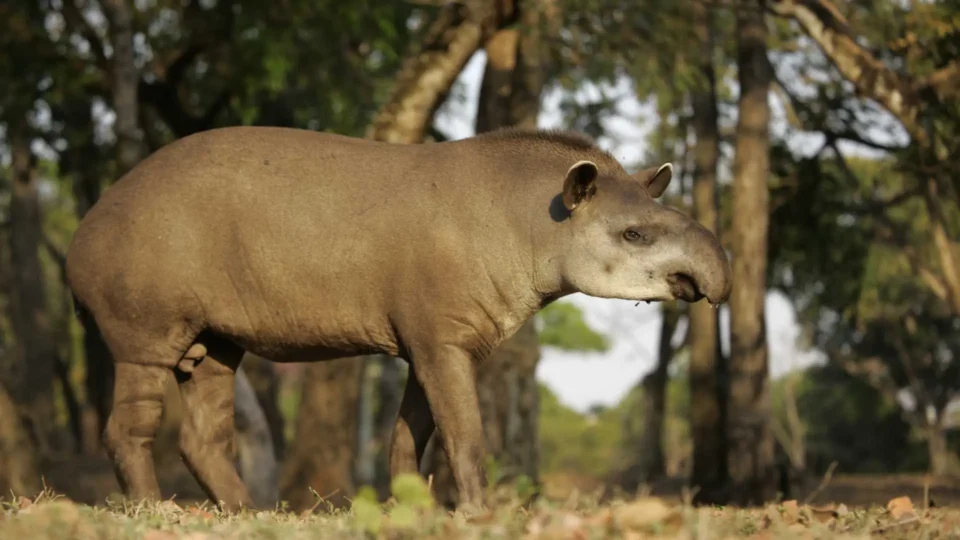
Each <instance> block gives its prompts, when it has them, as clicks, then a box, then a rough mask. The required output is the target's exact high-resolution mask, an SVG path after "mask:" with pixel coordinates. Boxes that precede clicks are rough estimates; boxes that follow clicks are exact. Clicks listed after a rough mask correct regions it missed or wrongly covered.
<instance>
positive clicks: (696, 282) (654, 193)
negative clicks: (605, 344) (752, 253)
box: [561, 161, 731, 304]
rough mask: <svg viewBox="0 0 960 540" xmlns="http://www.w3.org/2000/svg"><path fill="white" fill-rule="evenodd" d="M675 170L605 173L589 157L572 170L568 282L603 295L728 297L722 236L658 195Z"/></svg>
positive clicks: (567, 182) (566, 184) (566, 200)
mask: <svg viewBox="0 0 960 540" xmlns="http://www.w3.org/2000/svg"><path fill="white" fill-rule="evenodd" d="M672 175H673V167H672V165H670V164H669V163H668V164H665V165H662V166H659V167H653V168H649V169H645V170H642V171H639V172H637V173H634V174H633V175H628V174H626V173H625V172H623V171H620V172H618V173H615V174H602V173H601V172H600V170H599V169H598V167H597V165H596V164H595V163H593V162H591V161H579V162H577V163H575V164H574V165H573V166H572V167H570V169H569V171H567V175H566V178H565V179H564V181H563V191H562V194H561V198H562V202H563V206H564V207H566V210H567V211H568V212H569V214H568V216H567V219H565V220H564V221H565V222H566V223H565V227H568V229H567V232H568V234H566V235H564V238H565V247H564V252H565V254H564V256H563V257H562V262H561V265H562V267H563V268H561V273H562V275H563V279H564V280H565V281H566V282H567V283H568V285H569V286H572V287H573V288H574V289H576V290H577V291H579V292H582V293H584V294H587V295H590V296H597V297H602V298H622V299H627V300H638V301H640V300H647V301H665V300H672V299H675V298H677V299H681V300H685V301H687V302H696V301H698V300H700V299H701V298H704V297H706V298H707V300H708V301H709V302H710V303H712V304H720V303H722V302H725V301H726V300H727V298H728V297H729V296H730V288H731V270H730V263H729V262H728V261H727V257H726V254H725V253H724V251H723V248H722V247H721V246H720V242H719V241H718V240H717V238H716V236H714V234H713V233H712V232H710V231H709V230H707V229H706V228H705V227H703V226H701V225H700V224H699V223H698V222H697V221H695V220H693V219H691V218H689V217H687V216H686V215H685V214H683V213H681V212H679V211H677V210H675V209H673V208H669V207H667V206H664V205H662V204H659V203H657V202H656V201H655V200H654V199H656V198H657V197H659V196H660V195H661V194H662V193H663V191H664V189H666V187H667V185H668V184H669V183H670V179H671V177H672Z"/></svg>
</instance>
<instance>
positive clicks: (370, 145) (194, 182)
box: [67, 127, 730, 508]
mask: <svg viewBox="0 0 960 540" xmlns="http://www.w3.org/2000/svg"><path fill="white" fill-rule="evenodd" d="M580 160H591V161H593V162H594V163H595V164H596V168H595V169H589V168H583V169H580V170H579V173H578V174H580V176H578V179H579V180H578V181H581V182H583V185H581V186H579V188H578V189H580V188H582V189H581V190H580V191H578V192H577V193H579V194H582V195H584V197H587V196H589V197H592V198H593V199H595V200H587V198H584V197H581V198H577V197H575V196H574V195H576V194H572V192H571V193H568V194H567V195H566V196H565V197H564V199H565V200H574V199H575V200H578V201H579V205H580V206H579V207H577V208H576V209H572V208H570V207H568V208H567V209H564V208H563V206H562V203H558V201H560V200H561V197H560V191H561V189H562V187H563V186H564V178H565V176H566V175H567V174H568V170H570V168H571V166H572V165H573V164H574V163H576V162H578V161H580ZM591 170H592V171H593V173H592V172H591ZM655 170H656V169H649V170H646V171H641V172H639V173H637V174H636V175H634V176H633V177H631V176H629V175H627V173H626V171H624V170H623V168H622V167H621V166H620V165H619V164H618V163H617V162H616V160H615V159H613V157H612V156H610V155H609V154H608V153H606V152H604V151H602V150H600V149H598V148H597V147H596V146H594V145H593V143H592V142H591V141H590V140H589V139H587V138H584V137H583V136H580V135H577V134H571V133H565V132H539V133H529V132H522V131H518V130H503V131H497V132H491V133H489V134H485V135H482V136H479V137H475V138H471V139H466V140H462V141H452V142H448V143H439V144H428V145H397V144H386V143H380V142H372V141H368V140H361V139H354V138H348V137H343V136H339V135H333V134H325V133H316V132H311V131H306V130H297V129H289V128H272V127H235V128H224V129H217V130H211V131H207V132H202V133H199V134H196V135H192V136H190V137H186V138H184V139H180V140H178V141H177V142H174V143H172V144H170V145H168V146H166V147H164V148H162V149H160V150H159V151H157V152H156V153H154V154H153V155H151V156H150V157H149V158H147V159H146V160H144V161H143V162H142V163H140V165H139V166H138V167H136V168H134V169H133V170H132V171H130V172H129V173H128V174H127V175H126V176H125V177H124V178H122V179H121V180H120V181H119V182H117V183H116V184H115V185H114V186H113V187H111V188H110V189H108V190H107V191H106V192H105V193H104V195H103V197H102V198H101V199H100V201H99V202H98V203H97V204H96V205H95V206H94V207H93V208H92V209H91V210H90V212H89V213H88V214H87V215H86V217H85V218H84V220H83V222H82V223H81V225H80V227H79V228H78V230H77V232H76V234H75V236H74V239H73V242H72V244H71V246H70V249H69V252H68V254H67V274H68V279H69V282H70V286H71V288H72V290H73V292H74V295H75V300H76V302H77V305H78V309H79V310H81V311H83V312H88V313H89V314H90V315H92V317H93V319H95V324H96V325H98V326H99V328H100V330H101V331H102V333H103V336H104V338H105V340H106V342H107V344H108V346H109V348H110V351H111V353H112V355H113V357H114V361H115V362H116V363H117V378H116V398H115V405H114V408H113V411H112V414H111V416H110V420H109V422H108V425H107V428H106V432H105V440H106V443H107V446H108V448H109V450H110V453H111V456H112V458H113V459H114V461H115V463H116V466H117V472H118V477H119V479H120V481H121V483H122V485H123V488H124V491H125V493H126V494H127V495H128V496H131V497H134V498H156V497H158V496H159V491H158V488H157V483H156V478H155V475H154V471H153V465H152V455H151V446H152V440H153V436H154V433H155V431H156V427H157V423H158V422H159V418H160V410H161V399H162V394H163V392H162V389H163V384H164V382H165V381H166V380H167V379H168V378H169V377H170V376H172V374H173V373H174V372H176V374H177V380H178V382H179V383H180V388H181V393H182V395H183V397H184V404H185V414H186V419H185V426H184V429H183V434H182V440H181V449H182V453H183V456H184V459H185V460H186V462H187V464H188V465H189V466H190V468H191V470H192V471H193V473H194V475H195V476H196V477H197V478H198V480H199V481H200V483H201V485H203V487H204V488H205V489H206V491H207V492H208V494H209V495H210V497H211V498H212V499H214V500H216V501H220V502H222V503H224V505H225V506H226V507H229V508H236V507H238V506H250V505H251V504H252V503H251V500H250V496H249V494H248V493H247V491H246V488H245V486H244V485H243V482H242V481H240V479H239V476H238V475H237V473H236V470H235V469H234V468H233V466H232V452H233V450H232V440H233V439H232V437H233V406H232V400H233V387H232V385H233V374H234V372H235V370H236V368H237V366H238V364H239V361H240V357H241V355H242V352H243V350H248V351H251V352H253V353H255V354H258V355H260V356H264V357H266V358H270V359H272V360H275V361H281V362H282V361H318V360H324V359H332V358H338V357H344V356H353V355H360V354H369V353H386V354H390V355H395V356H400V357H403V358H405V359H407V360H409V361H410V362H411V367H412V372H411V373H412V374H413V376H412V377H410V382H409V383H408V385H407V388H406V391H405V394H404V398H403V405H402V407H401V411H400V416H399V418H398V420H397V427H396V430H395V433H394V439H393V448H392V453H391V470H392V471H393V472H394V473H396V472H400V471H416V470H417V465H418V463H419V460H420V459H421V457H422V454H423V448H424V446H425V445H426V442H427V440H428V439H429V437H430V434H431V433H432V432H433V430H434V427H435V426H436V427H437V428H438V429H439V432H440V436H441V440H442V442H443V447H444V449H445V451H446V452H447V454H448V455H449V456H450V463H451V468H452V470H453V474H454V478H455V481H456V484H457V487H458V489H459V491H460V493H461V500H462V501H464V502H466V503H470V504H477V503H480V501H481V499H482V487H483V482H484V475H483V469H482V462H483V439H482V432H481V425H480V418H479V412H478V407H477V394H476V388H475V380H474V376H475V375H474V369H473V367H474V365H475V363H476V362H479V361H482V359H483V358H484V357H485V356H486V355H487V353H489V351H490V350H491V349H492V348H493V347H495V346H496V345H497V344H498V343H500V342H501V341H502V340H503V339H505V338H506V337H508V336H509V335H511V334H512V333H513V332H514V331H515V330H516V329H517V328H519V326H520V325H521V324H522V323H523V322H524V321H526V320H527V319H529V318H530V317H531V316H532V315H533V314H534V313H535V312H536V311H537V310H538V309H540V308H541V307H543V306H544V305H545V304H546V303H548V302H550V301H553V300H555V299H557V298H559V297H561V296H563V295H566V294H570V293H572V292H577V291H583V292H588V293H590V290H593V289H591V288H592V287H596V289H595V290H596V291H597V294H598V295H603V296H617V297H621V296H622V297H630V294H633V295H636V294H640V293H637V292H635V291H634V292H629V294H628V290H627V289H630V288H631V287H632V285H630V279H632V278H629V279H626V281H625V278H624V275H625V274H624V272H625V271H628V270H629V271H630V272H632V270H630V269H631V268H639V266H636V265H638V264H641V263H642V261H643V260H645V259H644V258H646V259H649V260H651V261H653V260H656V261H663V262H658V263H657V266H656V267H650V271H643V272H636V274H637V279H638V280H640V281H639V282H638V283H640V282H642V283H643V284H644V286H643V287H639V288H637V290H651V291H653V290H656V291H661V292H656V293H655V295H654V296H655V297H653V298H651V299H655V300H656V299H665V298H667V297H668V296H669V297H681V298H689V299H691V300H695V299H696V298H698V297H699V292H698V291H696V290H694V289H697V288H699V291H702V293H703V294H706V296H708V297H709V298H710V299H711V301H715V302H716V301H724V300H725V299H726V297H727V295H728V294H729V289H730V284H729V267H728V263H727V261H726V257H725V256H724V255H723V252H722V250H721V249H720V248H719V244H717V242H716V238H715V237H713V235H711V234H710V233H708V232H705V229H702V227H699V226H698V225H696V223H695V222H692V221H691V220H689V219H688V218H686V216H683V215H682V214H680V213H679V212H676V211H674V210H672V209H668V208H665V207H662V206H660V205H658V204H656V203H655V202H654V201H653V200H652V199H651V198H650V197H649V196H648V195H647V191H646V189H647V188H648V187H650V186H651V185H653V183H654V177H655V176H656V175H655V173H654V171H655ZM581 173H582V174H581ZM594 173H596V174H594ZM668 173H669V171H668ZM660 178H661V180H662V178H664V177H663V176H662V175H661V176H660ZM666 178H667V180H669V177H666ZM658 182H659V183H662V184H663V185H665V182H660V181H659V180H658ZM568 184H569V181H568ZM658 185H659V184H658ZM658 189H662V188H658ZM593 194H598V195H597V196H595V197H593ZM571 197H573V198H572V199H571ZM617 220H621V221H623V220H626V221H623V222H624V223H627V224H629V225H636V226H637V227H640V228H642V229H643V230H645V231H646V234H649V235H653V236H652V237H651V239H652V240H651V243H653V240H655V241H656V245H654V246H653V247H650V248H641V247H637V248H633V247H623V248H622V251H623V252H622V253H621V247H619V246H620V243H622V242H620V241H619V240H617V241H616V242H613V243H611V244H609V245H606V244H607V243H608V242H607V238H606V237H605V236H601V238H602V239H603V240H602V241H601V242H599V243H600V244H604V246H605V247H604V248H603V249H605V250H606V251H604V252H596V253H594V252H589V253H588V251H589V250H590V249H593V248H592V247H591V246H592V245H593V244H595V243H597V242H594V241H593V240H590V241H588V240H586V239H583V238H586V237H583V238H581V236H583V235H584V234H586V233H581V232H578V231H580V230H581V229H582V228H583V227H588V226H593V227H594V229H595V230H594V232H593V233H592V234H597V233H596V230H598V229H596V226H597V225H598V224H599V225H604V226H606V225H605V224H614V223H618V222H617ZM611 226H612V225H611ZM617 226H619V225H617ZM698 227H699V228H698ZM583 230H586V229H583ZM613 232H616V230H613ZM645 239H646V237H645ZM614 240H616V238H614ZM618 242H620V243H618ZM635 249H647V250H648V251H646V252H641V251H631V250H635ZM585 250H587V251H585ZM641 253H646V254H645V255H642V256H641V255H639V254H641ZM596 257H602V258H604V259H609V260H606V261H605V266H604V268H605V269H604V271H602V272H594V271H593V269H592V268H593V267H591V266H589V264H592V261H593V259H595V258H596ZM585 265H587V266H585ZM648 266H649V265H648ZM624 269H627V270H624ZM653 270H656V272H654V271H653ZM617 272H619V274H617ZM602 273H605V274H606V275H603V276H601V275H599V274H602ZM655 273H656V274H657V276H654V274H655ZM660 274H663V275H662V276H661V275H660ZM630 275H632V274H630ZM677 275H683V276H688V277H689V278H690V280H689V281H690V283H694V284H695V285H690V284H689V283H688V282H687V281H683V280H680V282H679V283H680V285H677V284H676V283H674V284H671V285H670V290H671V291H673V292H670V293H669V294H667V293H663V292H662V291H663V290H665V289H664V287H666V285H664V283H666V281H669V280H671V279H674V277H675V276H677ZM617 276H619V277H617ZM667 276H669V279H668V277H667ZM611 280H619V281H616V282H614V281H611ZM685 283H687V284H686V285H684V284H685ZM644 287H646V288H644ZM620 289H623V290H622V291H621V290H620ZM621 292H622V293H623V294H621ZM695 292H697V294H694V293H695ZM651 294H653V293H651ZM85 319H87V320H88V321H89V317H85ZM90 322H91V324H92V323H93V322H94V321H90ZM178 366H179V369H177V368H178Z"/></svg>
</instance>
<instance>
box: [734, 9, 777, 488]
mask: <svg viewBox="0 0 960 540" xmlns="http://www.w3.org/2000/svg"><path fill="white" fill-rule="evenodd" d="M761 7H762V4H760V3H752V2H746V1H745V2H740V3H738V10H737V40H738V41H737V78H738V81H739V86H740V99H739V107H738V114H737V134H736V136H737V143H736V145H737V146H736V156H735V158H734V165H733V178H734V180H733V212H732V213H733V216H732V225H731V247H732V248H733V282H734V283H735V284H736V285H735V287H734V289H733V293H732V294H731V297H730V343H731V345H730V390H729V392H730V398H729V402H728V406H727V411H728V416H727V426H728V428H727V429H728V432H727V437H728V443H727V444H728V445H729V447H728V451H727V467H728V471H729V474H730V484H729V489H730V495H729V500H731V501H736V502H737V503H739V504H742V505H746V504H758V503H762V502H764V501H767V500H770V499H771V498H772V495H773V493H772V490H773V487H774V486H773V483H772V482H773V470H772V467H773V439H772V436H771V433H770V424H769V422H770V401H769V399H770V396H769V392H768V380H767V379H768V361H769V360H768V356H767V343H766V323H765V320H764V303H765V300H766V264H767V238H768V234H767V222H768V220H769V192H768V189H769V188H768V181H769V174H770V160H769V152H770V150H769V148H770V141H769V130H770V127H769V126H770V110H769V104H768V101H767V100H768V95H769V93H770V80H771V73H770V67H769V66H770V64H769V61H768V59H767V28H766V23H765V21H764V14H763V11H762V9H761Z"/></svg>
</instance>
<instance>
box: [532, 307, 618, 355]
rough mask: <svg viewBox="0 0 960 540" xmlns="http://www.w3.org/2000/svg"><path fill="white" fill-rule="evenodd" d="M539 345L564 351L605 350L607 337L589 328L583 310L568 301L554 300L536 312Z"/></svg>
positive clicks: (607, 344)
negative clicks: (538, 323) (538, 324)
mask: <svg viewBox="0 0 960 540" xmlns="http://www.w3.org/2000/svg"><path fill="white" fill-rule="evenodd" d="M537 318H538V319H539V322H540V329H539V336H540V343H541V345H546V346H548V347H556V348H558V349H560V350H564V351H584V352H606V351H607V350H609V348H610V341H609V339H608V338H607V337H606V336H604V335H603V334H600V333H599V332H597V331H596V330H594V329H592V328H590V326H589V325H588V324H587V322H586V321H585V320H584V319H583V312H582V311H581V310H580V308H578V307H577V306H576V305H574V304H572V303H570V302H554V303H552V304H550V305H548V306H547V307H545V308H543V309H542V310H540V311H539V312H538V313H537Z"/></svg>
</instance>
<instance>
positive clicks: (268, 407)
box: [243, 353, 287, 461]
mask: <svg viewBox="0 0 960 540" xmlns="http://www.w3.org/2000/svg"><path fill="white" fill-rule="evenodd" d="M243 370H244V371H245V372H246V374H247V379H248V380H249V381H250V386H251V387H252V388H253V392H254V393H255V394H256V396H257V403H258V404H259V406H260V408H261V409H262V413H263V415H264V418H266V421H267V427H268V428H269V430H270V441H271V444H272V446H273V454H274V456H276V459H277V461H282V460H283V456H284V453H285V452H286V446H287V445H286V440H285V438H284V434H283V432H284V421H283V414H281V413H280V404H279V399H280V379H279V377H277V372H276V370H275V369H274V364H273V362H272V361H270V360H268V359H266V358H263V357H260V356H257V355H255V354H250V353H247V354H246V355H244V357H243Z"/></svg>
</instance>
